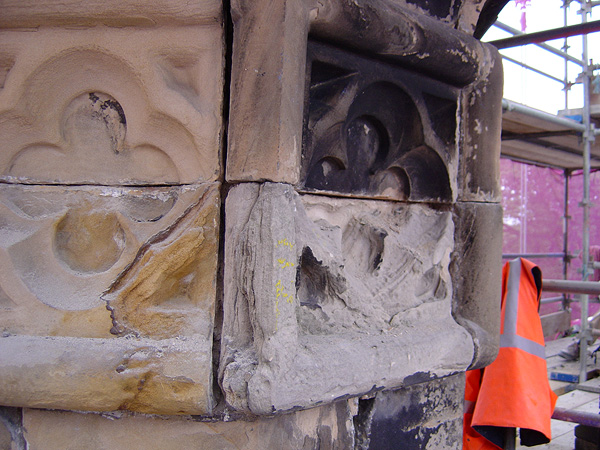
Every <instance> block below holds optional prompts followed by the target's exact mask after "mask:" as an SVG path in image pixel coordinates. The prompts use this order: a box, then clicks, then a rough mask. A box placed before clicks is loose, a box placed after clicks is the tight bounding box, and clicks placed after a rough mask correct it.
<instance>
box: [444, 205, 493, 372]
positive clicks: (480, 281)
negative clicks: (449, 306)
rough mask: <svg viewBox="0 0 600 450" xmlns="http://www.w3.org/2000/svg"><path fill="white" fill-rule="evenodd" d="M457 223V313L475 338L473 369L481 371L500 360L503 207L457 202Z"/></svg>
mask: <svg viewBox="0 0 600 450" xmlns="http://www.w3.org/2000/svg"><path fill="white" fill-rule="evenodd" d="M454 222H455V224H456V229H455V242H456V247H455V249H454V252H453V254H452V264H451V265H450V272H451V273H452V279H453V280H455V282H454V285H453V286H454V304H453V314H454V317H455V318H456V320H457V321H458V322H459V323H460V324H462V325H463V326H464V327H465V328H466V329H467V330H469V332H470V333H471V335H472V336H473V342H474V343H475V355H474V358H473V362H472V363H471V368H473V369H474V368H481V367H484V366H486V365H488V364H490V363H491V362H492V361H493V360H494V359H495V358H496V355H497V353H498V344H499V340H500V300H501V290H502V277H501V275H502V270H501V269H502V268H501V261H502V206H501V205H499V204H493V203H488V204H486V203H475V202H472V203H471V202H466V203H457V204H456V205H455V206H454Z"/></svg>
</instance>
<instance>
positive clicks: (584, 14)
mask: <svg viewBox="0 0 600 450" xmlns="http://www.w3.org/2000/svg"><path fill="white" fill-rule="evenodd" d="M580 3H581V10H580V12H581V22H582V25H583V26H585V25H586V24H587V23H588V21H587V20H588V14H589V13H590V9H591V5H590V3H589V2H588V1H587V0H580ZM582 53H583V55H582V57H581V60H582V62H583V76H582V81H583V125H584V126H585V130H584V132H583V200H582V202H581V206H582V208H583V236H582V247H583V248H582V260H583V261H582V264H581V267H582V273H581V277H582V280H583V281H584V282H585V281H587V279H588V275H589V262H590V147H591V143H592V141H593V140H594V134H593V133H592V127H591V120H590V67H589V63H588V39H587V35H586V34H583V36H582ZM579 305H580V307H581V332H580V338H579V342H580V345H579V361H580V364H581V365H580V368H579V380H585V379H586V378H587V348H588V344H590V343H591V335H590V331H589V325H588V320H587V318H588V316H589V296H588V295H587V294H584V295H582V297H581V302H580V303H579Z"/></svg>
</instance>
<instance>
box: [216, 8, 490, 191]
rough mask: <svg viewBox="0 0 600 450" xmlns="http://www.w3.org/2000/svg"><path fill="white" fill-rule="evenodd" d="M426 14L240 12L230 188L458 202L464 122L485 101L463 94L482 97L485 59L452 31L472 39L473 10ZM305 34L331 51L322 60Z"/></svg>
mask: <svg viewBox="0 0 600 450" xmlns="http://www.w3.org/2000/svg"><path fill="white" fill-rule="evenodd" d="M422 3H424V4H423V5H422V8H421V9H420V10H419V12H417V11H415V9H414V4H413V2H410V3H409V4H404V3H403V2H391V1H388V0H377V1H368V2H366V1H355V2H339V1H334V0H327V1H320V2H314V3H312V4H311V3H310V2H309V3H306V2H300V1H298V0H286V1H282V2H279V3H277V5H276V6H274V5H273V3H272V2H270V1H267V0H260V1H248V0H238V1H235V2H234V3H233V5H232V18H233V21H234V25H235V30H236V33H234V44H233V66H232V85H231V86H232V87H231V89H232V91H231V105H230V110H231V119H230V124H229V138H228V142H229V149H228V154H227V174H226V176H227V179H228V181H231V182H235V181H255V182H260V181H263V180H269V181H277V182H285V183H289V184H292V185H296V186H299V187H301V188H307V189H309V190H310V189H318V190H324V191H334V192H336V193H345V194H352V195H363V196H368V197H387V198H404V197H407V196H409V197H410V198H411V200H412V199H414V198H418V199H421V198H423V199H431V198H434V199H438V198H442V199H443V200H444V201H447V199H448V198H450V199H454V198H456V195H457V194H458V189H457V185H456V183H457V181H456V174H457V170H458V166H459V162H458V160H457V154H458V152H459V151H460V144H461V142H457V140H458V137H459V136H460V135H461V134H462V133H463V131H464V130H463V125H462V124H463V122H462V121H461V120H460V119H463V116H469V115H470V114H471V113H470V112H469V111H470V110H471V107H472V106H473V103H472V102H470V101H471V100H473V101H475V102H477V101H479V100H480V97H478V96H475V97H473V96H471V97H469V98H468V100H469V102H466V101H463V98H462V95H463V94H462V92H463V91H465V92H472V91H473V89H472V85H474V84H475V85H477V86H478V88H480V90H482V91H483V90H485V89H483V88H482V87H481V86H479V84H478V83H480V80H481V78H482V74H483V75H485V74H484V73H483V72H485V69H482V66H484V65H485V64H488V63H489V50H488V49H487V48H486V45H485V44H482V43H480V42H479V41H478V40H476V39H474V38H473V37H472V36H470V35H469V34H466V33H464V32H462V31H458V30H456V29H455V28H454V26H459V24H460V28H463V29H464V28H466V29H469V30H470V31H472V26H473V25H474V21H476V19H477V18H476V14H475V13H474V11H473V8H472V7H471V6H472V5H468V6H465V8H464V9H463V8H456V5H454V6H450V5H449V4H447V3H445V4H437V3H436V6H435V7H434V6H432V5H431V3H430V2H422ZM463 13H464V14H463ZM439 15H444V17H445V18H444V20H443V21H442V20H438V19H439ZM467 16H468V17H467ZM447 22H450V23H447ZM453 25H454V26H453ZM309 33H310V35H311V39H312V38H317V39H318V40H319V42H325V43H327V44H329V45H332V46H333V48H332V47H329V49H328V50H326V51H325V52H320V53H318V52H316V50H315V49H317V48H320V47H319V45H317V44H308V42H309V40H308V35H309ZM307 47H308V61H307ZM340 48H345V49H348V50H349V51H341V50H339V49H340ZM359 54H363V55H364V54H368V55H369V58H368V59H366V58H363V57H361V56H359ZM271 55H277V57H271ZM340 55H345V56H343V57H340ZM361 60H362V63H359V62H358V61H361ZM377 60H379V62H376V61H377ZM388 83H392V84H393V85H394V86H392V87H390V86H389V85H388ZM493 85H494V86H495V87H494V89H495V90H497V89H500V90H501V86H499V87H498V86H497V85H498V83H497V82H495V81H494V83H493ZM490 86H491V85H490ZM390 90H391V91H392V92H390ZM465 95H466V94H465ZM382 99H386V100H387V102H386V101H382ZM465 100H467V97H465ZM369 102H370V103H369ZM397 105H398V106H397ZM477 108H480V109H481V110H486V109H487V108H488V103H486V101H483V104H482V105H481V106H477ZM477 111H478V110H477ZM477 111H475V112H474V113H473V114H477ZM494 111H495V110H494ZM361 114H362V115H361ZM382 115H387V116H390V117H384V118H382V117H381V116H382ZM302 120H304V128H302V126H301V122H302ZM492 120H495V119H494V118H492ZM481 126H482V127H484V128H485V127H486V124H485V123H483V124H481ZM405 128H406V129H408V131H407V130H405ZM398 130H403V131H404V132H405V134H406V136H404V135H402V134H401V133H400V131H398ZM361 133H362V134H361ZM349 136H350V138H351V140H352V141H353V142H354V143H355V144H354V146H355V148H351V149H349V148H348V145H347V144H348V143H347V140H348V137H349ZM496 137H497V136H496ZM400 141H402V142H400ZM482 151H485V150H482ZM356 153H358V154H359V156H360V155H362V156H360V157H358V158H357V157H356ZM491 154H492V155H491V156H490V157H489V158H494V157H496V156H497V155H496V154H495V153H494V151H493V149H492V150H491ZM361 158H362V159H361ZM485 158H488V156H487V155H486V156H485ZM480 159H484V156H481V157H480ZM486 160H487V159H486ZM300 161H302V163H301V164H302V168H301V172H299V164H300ZM425 161H426V162H425ZM424 167H427V169H425V168H424ZM342 172H343V173H342ZM407 172H410V173H408V174H407ZM317 174H318V175H319V176H317ZM417 174H418V176H417ZM369 176H370V178H371V179H368V178H369ZM365 178H367V179H365ZM339 179H341V181H337V180H339ZM355 179H359V180H360V181H359V184H360V186H355V185H354V183H355V181H354V180H355ZM425 180H427V182H426V181H425ZM410 182H412V186H410V187H412V188H413V192H412V196H410V194H409V193H407V191H408V187H409V186H408V184H410ZM424 189H425V192H423V190H424ZM431 191H434V192H433V194H432V192H431Z"/></svg>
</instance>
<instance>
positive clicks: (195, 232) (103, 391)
mask: <svg viewBox="0 0 600 450" xmlns="http://www.w3.org/2000/svg"><path fill="white" fill-rule="evenodd" d="M218 187H219V185H218V184H206V185H196V186H187V187H171V188H167V187H163V188H160V187H155V188H125V187H122V188H113V187H65V186H60V187H59V186H18V185H11V184H5V185H3V186H2V187H1V189H0V220H2V223H3V239H2V241H1V243H0V261H2V264H1V267H2V270H1V272H0V293H1V295H0V308H2V314H1V315H0V330H2V332H3V333H4V334H3V336H5V337H3V338H2V339H0V346H1V347H2V351H0V355H1V356H0V359H1V360H2V361H1V363H0V380H1V381H0V403H1V404H4V405H12V406H43V407H51V408H72V409H90V410H111V409H119V408H121V409H132V410H138V411H146V412H163V413H181V412H187V413H192V412H195V413H205V412H207V411H209V410H210V408H211V401H212V400H211V395H212V394H211V392H212V391H211V389H212V386H211V384H212V382H211V379H212V340H213V336H212V331H213V321H214V303H215V297H216V278H217V259H218V233H219V231H218V230H219V208H220V201H219V192H218ZM116 336H120V337H116ZM31 367H36V368H37V369H35V370H32V369H31ZM131 367H134V368H135V369H132V370H129V369H131ZM94 380H96V381H97V382H95V381H94ZM136 386H137V387H136ZM184 386H185V388H184ZM142 388H143V389H142ZM138 391H139V392H143V395H142V394H139V393H138ZM147 392H150V393H148V394H147ZM161 392H162V393H161ZM34 393H35V394H34ZM146 395H148V396H149V397H150V398H151V400H143V401H142V400H139V401H138V397H139V396H142V397H143V396H146ZM134 397H136V400H132V399H133V398H134ZM159 398H160V401H159V400H157V399H159Z"/></svg>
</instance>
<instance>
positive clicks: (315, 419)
mask: <svg viewBox="0 0 600 450" xmlns="http://www.w3.org/2000/svg"><path fill="white" fill-rule="evenodd" d="M351 403H353V402H352V401H349V402H347V401H340V402H337V403H334V404H331V405H326V406H323V407H321V408H313V409H311V410H307V411H299V412H295V413H291V414H283V415H278V416H276V417H272V418H260V419H256V418H253V419H251V420H248V421H243V420H240V421H234V422H199V421H195V420H191V419H190V418H183V417H181V418H177V417H170V418H166V417H157V416H154V417H150V416H143V415H130V414H119V413H117V414H107V415H99V414H80V413H74V412H60V411H42V410H35V409H26V410H24V412H23V426H24V428H25V438H26V439H27V442H28V445H29V447H28V448H29V450H68V449H78V450H79V449H90V450H91V449H93V450H116V449H118V450H121V449H127V450H149V449H152V450H154V449H160V450H183V449H185V450H215V449H219V450H257V449H260V450H282V449H303V450H323V449H331V450H348V449H352V448H354V442H353V431H352V429H353V424H352V414H353V412H355V411H354V408H353V407H352V405H351ZM19 450H21V449H19Z"/></svg>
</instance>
